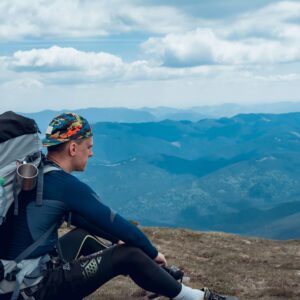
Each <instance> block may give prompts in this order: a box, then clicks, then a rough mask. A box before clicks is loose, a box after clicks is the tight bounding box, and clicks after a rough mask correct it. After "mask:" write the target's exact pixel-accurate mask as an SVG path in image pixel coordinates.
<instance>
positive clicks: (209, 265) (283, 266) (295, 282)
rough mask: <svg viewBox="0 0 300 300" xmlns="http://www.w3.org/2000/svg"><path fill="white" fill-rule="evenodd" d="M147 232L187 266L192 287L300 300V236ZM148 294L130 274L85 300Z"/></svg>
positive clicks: (247, 298)
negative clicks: (284, 238)
mask: <svg viewBox="0 0 300 300" xmlns="http://www.w3.org/2000/svg"><path fill="white" fill-rule="evenodd" d="M143 230H144V231H145V232H146V234H147V235H148V236H149V237H150V238H151V240H152V241H153V242H154V244H155V245H157V246H158V248H159V250H160V251H161V252H162V253H164V254H165V255H166V258H167V260H168V263H169V264H174V265H177V266H178V267H180V268H184V270H185V273H186V276H187V277H188V278H187V279H186V280H188V281H189V282H188V284H189V285H190V286H193V287H202V286H208V287H211V288H213V289H215V290H217V291H219V292H220V293H224V294H231V295H236V296H239V297H240V299H243V300H254V299H260V300H283V299H295V300H296V299H300V240H289V241H275V240H266V239H260V238H250V237H241V236H238V235H232V234H225V233H216V232H195V231H190V230H184V229H175V230H174V229H166V228H155V227H152V228H144V229H143ZM144 297H145V293H144V292H143V291H142V290H141V289H139V288H138V287H137V286H135V285H134V284H133V283H132V282H131V281H130V280H129V279H128V278H126V277H118V278H115V279H114V280H112V281H110V282H109V283H107V284H106V285H104V286H103V287H102V288H101V289H99V290H98V291H96V292H95V293H94V294H93V295H91V296H90V297H88V298H87V299H88V300H96V299H105V300H113V299H115V300H118V299H119V300H121V299H122V300H124V299H126V300H138V299H144ZM160 299H161V300H162V299H164V300H165V299H166V298H163V297H161V298H160Z"/></svg>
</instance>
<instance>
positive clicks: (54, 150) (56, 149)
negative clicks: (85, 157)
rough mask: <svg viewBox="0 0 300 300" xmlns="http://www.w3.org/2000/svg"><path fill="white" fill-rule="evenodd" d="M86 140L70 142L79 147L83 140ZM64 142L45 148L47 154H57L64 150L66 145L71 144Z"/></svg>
mask: <svg viewBox="0 0 300 300" xmlns="http://www.w3.org/2000/svg"><path fill="white" fill-rule="evenodd" d="M86 139H87V138H83V139H78V140H71V141H72V142H75V143H76V144H77V145H81V144H82V143H83V141H84V140H86ZM71 141H68V142H65V143H61V144H58V145H54V146H51V147H47V150H48V153H57V152H62V151H64V150H65V149H66V147H67V145H68V144H69V143H70V142H71Z"/></svg>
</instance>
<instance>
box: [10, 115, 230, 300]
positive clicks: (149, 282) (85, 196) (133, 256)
mask: <svg viewBox="0 0 300 300" xmlns="http://www.w3.org/2000/svg"><path fill="white" fill-rule="evenodd" d="M43 144H44V146H45V147H47V148H48V152H47V156H46V159H45V162H44V163H45V165H51V166H54V167H55V168H56V169H55V170H52V171H51V172H49V173H46V174H45V176H44V192H43V199H44V200H43V205H42V206H36V205H35V203H34V199H35V191H32V192H22V193H21V194H20V198H22V201H20V203H22V205H21V207H20V212H19V216H18V217H17V218H16V220H15V224H14V233H13V241H12V242H11V244H10V245H9V257H8V258H9V259H14V258H15V257H16V256H17V255H18V254H19V253H21V252H22V251H23V250H24V249H26V248H27V247H28V246H29V245H30V244H31V243H32V242H33V241H34V240H35V239H36V238H38V237H39V236H41V235H42V234H43V233H44V232H45V231H47V229H49V228H50V227H51V226H52V225H53V224H54V223H56V224H57V228H58V227H59V226H60V225H61V223H62V219H63V217H64V216H66V215H67V214H68V213H69V212H72V224H74V225H76V226H78V227H80V228H82V229H84V230H87V231H89V232H90V233H91V234H95V235H97V234H101V233H102V232H105V234H107V235H108V236H111V237H113V238H114V239H115V240H120V241H123V242H124V243H123V244H120V245H116V246H113V247H110V248H108V249H106V250H103V251H98V252H96V253H94V254H91V255H88V256H84V257H81V258H78V259H75V260H73V261H69V262H65V263H61V264H60V265H58V266H53V265H50V266H49V268H48V270H47V272H46V274H45V276H44V278H43V280H42V282H41V283H40V284H39V286H38V287H37V288H36V289H32V290H33V292H32V294H31V292H30V291H26V293H28V294H29V296H33V297H34V299H36V300H39V299H45V300H48V299H82V298H84V297H86V296H87V295H89V294H91V293H93V292H94V291H95V290H96V289H98V288H99V287H100V286H101V285H103V284H104V283H105V282H107V281H108V280H110V279H111V278H113V277H115V276H118V275H129V276H130V277H131V279H132V280H133V281H134V282H135V283H136V284H138V285H139V286H140V287H142V288H143V289H145V290H148V291H151V292H154V293H157V294H160V295H163V296H166V297H168V298H172V299H177V300H179V299H180V300H221V299H226V298H224V297H222V296H219V295H217V294H215V293H213V292H211V291H210V290H208V289H203V290H198V289H192V288H190V287H187V286H185V285H183V284H181V283H179V282H177V281H176V280H175V279H174V278H173V277H172V276H171V275H169V274H168V273H167V272H166V271H165V270H164V269H163V268H161V266H163V265H166V264H167V262H166V259H165V257H164V255H163V254H161V253H159V252H158V251H157V249H156V248H155V247H154V245H152V243H151V242H150V241H149V239H148V238H147V237H146V236H145V235H144V233H143V232H142V231H140V230H139V229H138V228H137V227H136V226H134V225H132V224H131V223H129V222H128V221H127V220H126V219H124V218H122V217H121V216H120V215H119V214H116V213H114V212H113V211H111V209H110V208H109V207H107V206H106V205H104V204H103V203H102V202H101V201H100V200H99V197H98V196H97V195H96V193H95V192H94V191H93V190H92V189H91V188H90V187H89V186H88V185H86V184H85V183H83V182H81V181H80V180H79V179H77V178H76V177H74V176H73V175H71V173H72V172H73V171H84V169H85V167H86V164H87V161H88V159H89V158H90V157H91V156H92V155H93V151H92V148H93V138H92V130H91V127H90V125H89V123H88V122H87V120H85V119H84V118H83V117H81V116H79V115H76V114H74V113H63V114H61V115H59V116H57V117H56V118H54V119H53V120H52V121H51V123H50V125H49V127H48V129H47V131H46V138H45V139H44V140H43ZM56 244H57V230H55V232H53V234H52V235H51V236H50V237H49V238H48V239H47V240H46V241H45V242H44V244H42V245H41V246H39V247H38V248H37V249H36V250H35V251H34V253H33V254H32V255H31V257H32V258H33V257H37V256H41V255H44V254H47V253H49V254H51V255H53V253H54V252H55V251H54V249H55V247H56Z"/></svg>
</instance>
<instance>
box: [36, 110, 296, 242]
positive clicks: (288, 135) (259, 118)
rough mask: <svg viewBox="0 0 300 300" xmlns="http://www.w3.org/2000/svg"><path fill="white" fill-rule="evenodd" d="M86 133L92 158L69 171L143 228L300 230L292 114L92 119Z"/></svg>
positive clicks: (268, 233)
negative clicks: (84, 166) (90, 135)
mask: <svg viewBox="0 0 300 300" xmlns="http://www.w3.org/2000/svg"><path fill="white" fill-rule="evenodd" d="M87 118H88V119H93V116H92V115H91V116H90V117H89V116H87ZM50 119H51V118H48V119H43V122H47V124H48V123H49V121H50ZM36 120H37V121H38V123H39V122H40V121H39V120H40V119H39V118H36ZM39 125H40V126H41V124H39ZM93 132H94V156H93V157H92V158H91V160H90V162H89V165H88V168H87V170H86V172H84V173H82V174H81V173H80V174H78V175H77V176H79V177H80V178H81V179H82V180H83V181H85V182H87V183H88V184H90V185H91V186H92V188H93V189H94V190H95V191H96V192H97V193H98V194H99V195H100V196H101V198H102V199H103V201H104V202H105V203H107V204H109V205H110V206H111V207H112V208H113V209H114V210H116V211H118V212H120V213H121V214H122V215H124V216H125V217H127V218H130V219H133V220H137V221H138V222H140V223H141V224H143V225H148V226H149V225H150V226H153V225H154V226H165V227H187V228H191V229H196V230H207V231H211V230H213V231H225V232H232V233H237V234H243V235H252V236H261V237H267V238H274V239H291V238H297V237H299V236H300V218H299V216H300V212H299V209H300V197H299V196H300V182H299V180H300V171H299V170H300V156H299V150H300V113H287V114H238V115H235V116H233V117H222V118H218V119H212V118H207V119H201V120H199V121H197V122H193V121H189V120H184V121H176V120H164V121H155V122H152V121H151V122H148V121H147V122H134V123H129V122H126V123H121V122H98V123H96V122H95V123H94V125H93Z"/></svg>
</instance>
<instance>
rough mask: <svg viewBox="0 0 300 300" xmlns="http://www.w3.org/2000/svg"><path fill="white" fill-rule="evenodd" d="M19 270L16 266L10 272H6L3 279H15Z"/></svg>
mask: <svg viewBox="0 0 300 300" xmlns="http://www.w3.org/2000/svg"><path fill="white" fill-rule="evenodd" d="M19 271H20V269H19V268H16V269H15V270H13V271H11V272H10V273H7V274H6V276H5V279H6V280H7V281H15V280H16V278H17V274H18V272H19Z"/></svg>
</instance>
